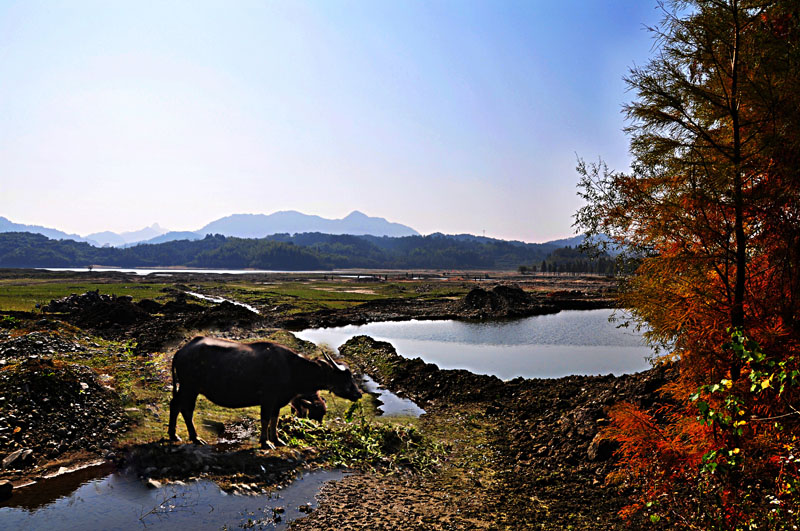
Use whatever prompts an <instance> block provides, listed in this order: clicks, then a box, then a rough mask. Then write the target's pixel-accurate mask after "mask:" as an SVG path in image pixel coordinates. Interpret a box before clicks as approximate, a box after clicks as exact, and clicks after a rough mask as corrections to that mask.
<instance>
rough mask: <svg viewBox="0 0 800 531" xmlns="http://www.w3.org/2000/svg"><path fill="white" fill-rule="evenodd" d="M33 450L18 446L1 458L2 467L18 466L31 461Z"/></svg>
mask: <svg viewBox="0 0 800 531" xmlns="http://www.w3.org/2000/svg"><path fill="white" fill-rule="evenodd" d="M32 455H33V450H31V449H30V448H20V449H19V450H17V451H16V452H12V453H10V454H8V455H7V456H5V457H4V458H3V468H12V467H18V466H22V465H25V464H27V463H28V462H30V461H32V460H33V458H32V457H31V456H32Z"/></svg>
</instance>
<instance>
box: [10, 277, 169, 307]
mask: <svg viewBox="0 0 800 531" xmlns="http://www.w3.org/2000/svg"><path fill="white" fill-rule="evenodd" d="M169 286H170V285H169V284H150V283H135V282H131V283H107V282H76V281H75V280H72V279H64V280H53V279H41V280H40V279H0V310H20V311H32V310H33V309H34V308H35V306H36V304H47V303H48V302H50V301H51V300H52V299H58V298H60V297H66V296H67V295H69V294H71V293H85V292H87V291H94V290H96V289H99V290H100V293H103V294H106V295H112V294H113V295H130V296H131V297H133V299H134V300H136V301H139V300H142V299H154V298H156V297H158V296H159V295H163V293H162V292H161V290H162V289H163V288H165V287H169Z"/></svg>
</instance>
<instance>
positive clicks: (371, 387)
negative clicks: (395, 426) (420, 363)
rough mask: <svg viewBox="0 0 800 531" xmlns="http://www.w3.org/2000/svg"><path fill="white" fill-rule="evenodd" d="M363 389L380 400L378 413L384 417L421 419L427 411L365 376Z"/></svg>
mask: <svg viewBox="0 0 800 531" xmlns="http://www.w3.org/2000/svg"><path fill="white" fill-rule="evenodd" d="M363 378H364V383H363V385H362V389H363V390H364V391H366V392H367V393H369V394H371V395H374V396H375V398H376V399H377V400H378V413H379V414H380V415H381V416H384V417H419V416H420V415H423V414H424V413H425V410H424V409H422V408H421V407H419V406H418V405H417V404H415V403H414V402H413V401H411V400H409V399H408V398H402V397H399V396H397V395H396V394H394V393H392V392H391V391H389V390H388V389H385V388H383V387H381V386H380V384H379V383H378V382H376V381H375V380H373V379H372V378H370V377H369V376H368V375H366V374H365V375H364V376H363Z"/></svg>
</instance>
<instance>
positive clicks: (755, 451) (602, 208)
mask: <svg viewBox="0 0 800 531" xmlns="http://www.w3.org/2000/svg"><path fill="white" fill-rule="evenodd" d="M660 6H661V8H662V9H663V11H664V15H665V16H664V20H663V22H662V24H661V25H660V26H659V27H658V28H656V29H654V30H653V31H654V33H655V35H656V38H657V42H658V46H657V51H656V53H655V55H654V57H653V58H652V59H651V60H650V61H649V62H648V63H647V64H646V65H645V66H643V67H638V68H633V69H632V70H631V72H630V74H629V76H628V78H627V82H628V84H629V86H630V87H631V89H632V90H633V92H634V93H635V94H636V99H635V100H634V101H633V102H632V103H630V104H629V105H627V106H626V107H625V108H624V112H625V114H626V116H627V118H628V120H629V126H628V127H627V129H626V132H627V133H628V134H629V135H630V138H631V153H632V155H633V158H634V163H633V165H632V171H631V172H630V173H616V172H613V171H610V170H609V169H608V168H607V167H606V166H605V165H604V164H603V163H602V162H599V163H596V164H586V163H584V162H583V161H580V162H579V165H578V171H579V173H580V174H581V183H580V191H579V194H580V195H581V196H582V197H583V198H584V199H585V200H586V202H587V204H586V206H585V207H583V208H582V209H580V210H579V211H578V213H577V214H576V224H577V225H578V226H579V227H581V228H583V229H584V230H585V231H586V232H587V234H588V235H589V236H590V238H594V239H595V240H598V237H599V236H600V235H609V236H611V237H612V240H611V241H612V243H614V244H616V245H619V246H621V247H622V248H623V249H624V250H625V251H626V252H627V254H628V258H629V259H630V260H631V262H630V263H631V264H633V266H634V267H635V273H634V274H633V275H631V276H630V277H627V278H626V279H625V284H624V289H623V291H622V296H621V299H622V301H621V302H622V304H624V305H625V306H626V307H627V308H630V309H631V311H632V313H633V315H634V317H635V318H636V319H638V320H640V321H641V322H642V323H646V324H647V325H648V326H649V328H650V331H649V332H648V337H649V338H650V339H651V340H652V341H653V342H656V343H661V344H662V345H667V346H668V347H669V348H668V352H669V353H670V354H671V356H672V357H673V358H676V359H679V360H680V369H681V372H680V378H679V379H678V381H677V382H675V383H673V384H672V385H671V386H670V387H669V391H670V393H671V396H672V398H673V399H674V400H676V402H677V404H678V405H677V406H676V407H675V409H673V410H672V412H671V414H670V415H666V416H665V415H663V414H662V416H661V420H662V422H660V423H658V422H655V420H653V418H652V417H650V416H648V415H647V414H646V413H645V412H642V411H639V410H637V409H636V408H632V407H629V408H627V409H625V408H622V409H620V410H619V411H618V414H617V415H616V416H615V419H616V424H615V428H614V429H615V430H616V431H615V432H614V433H615V434H616V436H617V437H618V439H619V440H620V441H621V442H622V443H623V448H622V451H623V454H624V455H625V456H627V458H628V461H627V462H628V464H629V465H632V466H631V467H630V468H629V470H630V471H634V472H635V471H638V472H640V473H641V475H640V478H641V477H643V476H645V475H646V474H647V473H650V475H651V477H652V478H655V479H653V480H652V481H650V487H652V488H651V490H650V494H651V495H654V494H656V493H659V492H660V493H661V494H666V493H672V494H673V495H674V494H675V493H676V492H681V493H682V494H685V492H684V491H682V490H681V489H678V488H676V487H675V484H676V482H678V481H679V480H682V481H685V482H691V481H694V480H696V479H697V476H696V475H695V474H696V473H697V471H703V470H705V471H708V470H709V469H713V467H712V468H709V467H707V466H706V465H708V464H709V463H712V464H714V465H715V466H716V465H717V464H721V463H722V461H720V459H722V458H721V457H719V456H720V455H722V454H719V453H715V452H719V451H720V450H721V449H722V448H723V447H724V448H728V450H726V451H730V452H734V450H735V451H736V452H735V453H733V454H730V455H736V456H740V454H741V455H744V454H742V452H743V447H744V446H745V445H747V444H749V445H750V446H749V447H748V452H749V453H748V455H753V456H755V455H761V456H762V457H763V458H764V459H765V460H764V461H763V462H762V461H759V462H758V463H756V464H754V465H753V466H751V467H749V468H747V470H748V473H750V474H756V476H757V475H758V474H762V476H763V477H761V476H759V477H757V478H756V479H753V482H751V483H748V482H746V481H744V480H743V476H742V474H743V473H742V472H741V470H742V469H741V468H735V467H729V468H730V469H731V470H732V472H731V473H730V474H728V475H724V474H722V473H721V471H722V470H723V468H719V469H718V470H717V472H718V473H717V474H716V476H715V478H717V479H719V480H720V482H722V478H723V476H724V478H726V481H727V482H728V484H727V485H723V484H722V483H720V485H719V489H718V490H714V489H710V490H709V492H711V491H713V492H714V496H716V497H717V498H715V499H719V500H721V505H722V506H723V509H720V511H721V512H719V513H715V514H716V516H708V515H709V514H711V513H713V511H705V512H704V511H699V510H697V508H696V507H695V508H693V509H692V510H691V511H690V510H688V509H686V508H685V507H683V508H684V509H686V510H685V511H684V512H683V513H682V514H681V516H682V517H686V514H687V513H692V514H694V515H695V516H696V515H698V514H705V515H706V516H707V517H708V518H710V520H706V521H704V524H703V525H710V526H712V527H715V526H718V527H722V528H726V527H731V528H735V527H736V526H737V525H739V524H740V523H741V522H742V521H743V519H745V516H743V515H742V512H741V511H742V510H744V509H742V510H740V511H738V512H737V510H734V509H732V508H731V507H732V505H735V504H736V503H740V504H741V503H743V500H744V499H745V498H747V496H745V494H743V492H744V491H743V490H742V489H744V488H745V487H747V488H749V487H751V486H752V485H755V484H757V483H758V484H759V485H762V487H763V486H764V485H767V484H771V485H772V486H773V487H775V489H777V490H778V491H780V489H778V488H777V487H776V486H775V483H774V482H773V483H770V480H767V479H765V478H766V477H767V476H768V475H769V474H770V473H773V472H775V470H772V471H771V472H765V470H766V469H765V468H764V467H766V466H767V463H769V462H770V461H769V456H771V457H775V458H776V459H777V458H778V454H777V453H776V452H778V451H779V449H778V447H779V444H777V442H778V441H785V437H786V434H787V433H792V435H796V436H800V430H798V428H800V426H798V423H797V422H796V418H797V415H796V414H795V413H796V411H794V410H793V409H794V406H793V405H792V403H791V399H790V396H791V395H790V393H791V392H792V391H791V390H789V389H788V388H785V387H784V386H781V392H780V393H775V394H774V395H770V394H769V393H767V392H765V393H761V394H758V395H757V396H756V394H753V392H750V394H748V392H749V390H750V387H751V385H756V384H757V385H756V387H755V388H754V389H755V390H756V391H758V389H757V387H758V386H762V385H763V387H762V388H761V389H764V390H767V389H770V388H771V387H770V385H771V383H770V382H771V380H769V381H767V380H763V381H762V380H759V381H758V382H755V380H754V379H756V378H760V377H761V376H760V375H764V374H767V372H768V371H767V369H766V367H767V366H768V364H769V363H773V365H769V367H772V368H774V367H782V368H781V369H780V370H781V371H783V373H781V374H783V375H784V378H786V377H787V376H786V375H787V374H788V375H790V376H791V374H792V372H791V371H792V370H795V369H796V359H795V354H800V350H799V349H798V345H799V344H800V326H799V325H798V318H799V316H800V282H798V276H799V275H798V267H799V266H800V206H799V205H800V172H799V168H800V164H798V163H799V162H800V160H799V159H800V155H798V154H799V153H800V130H799V129H800V116H799V115H800V82H799V81H798V80H799V79H800V77H799V76H800V52H799V50H800V42H798V38H800V12H799V8H798V4H797V2H796V1H788V0H773V1H768V0H691V1H672V2H669V3H665V4H660ZM730 330H739V331H740V333H741V334H743V335H744V336H747V337H749V338H752V339H755V340H756V341H757V342H758V343H759V344H760V345H761V347H760V348H761V349H763V353H762V354H763V359H762V358H761V357H759V356H761V354H759V356H755V355H751V354H743V352H744V351H747V352H752V351H754V350H755V351H758V352H761V350H758V349H757V348H756V347H755V346H754V345H753V344H750V343H747V342H746V341H744V340H742V339H741V338H742V337H743V336H737V337H738V338H739V339H738V340H736V341H739V342H738V343H737V342H736V341H735V342H734V343H735V344H733V346H731V347H730V348H722V347H721V346H722V345H723V344H725V343H726V342H729V341H730V335H729V331H730ZM745 343H747V345H749V346H748V348H747V349H745V348H744V347H742V345H744V344H745ZM737 345H738V346H737ZM734 347H735V348H734ZM755 359H758V360H761V361H758V362H755V361H753V360H755ZM758 364H761V365H758ZM764 364H767V365H764ZM779 364H782V365H779ZM770 370H772V369H770ZM775 371H777V369H775ZM786 371H788V372H786ZM771 374H772V373H771ZM774 374H778V372H775V373H774ZM743 376H747V380H746V381H742V380H745V378H743ZM765 378H766V377H765ZM709 382H725V383H724V384H723V385H722V387H723V388H724V389H725V392H726V393H738V394H736V395H735V396H736V397H737V398H736V400H735V401H733V402H732V401H731V400H732V399H730V396H734V395H732V394H729V395H725V396H726V397H727V398H725V399H724V400H723V399H722V398H720V397H721V395H720V394H719V390H720V388H719V387H716V388H713V389H714V390H713V392H712V391H711V389H712V387H708V388H706V387H704V386H705V385H706V384H707V383H709ZM793 382H794V380H793V377H789V383H790V384H791V383H793ZM798 383H800V382H798ZM789 387H791V385H789ZM699 388H700V389H705V391H703V393H700V394H698V393H696V391H697V390H698V389H699ZM706 391H707V392H706ZM709 393H710V394H712V395H714V396H710V397H706V396H705V395H706V394H709ZM714 393H716V394H714ZM787 393H789V394H787ZM701 395H702V396H703V397H704V399H703V400H700V398H698V397H700V396H701ZM690 397H691V399H690ZM706 398H707V399H706ZM723 402H724V404H723ZM734 402H735V403H736V404H737V409H736V411H735V413H734V414H735V415H738V412H739V411H742V412H743V413H742V414H743V415H744V414H745V413H747V414H751V415H752V416H753V419H754V420H755V421H754V422H750V423H749V424H747V426H748V427H747V428H743V426H745V424H743V423H742V424H737V425H736V426H735V427H734V428H735V429H729V428H731V427H732V426H733V424H734V423H740V422H743V419H740V420H730V419H728V420H730V422H728V421H727V420H725V419H726V418H727V417H725V416H724V415H723V416H720V417H719V418H717V417H714V416H712V417H711V420H709V418H707V417H704V414H705V413H706V412H708V411H712V413H713V412H715V411H720V408H722V407H723V405H725V404H726V406H725V407H728V406H730V404H732V403H734ZM698 404H703V406H702V408H705V409H701V410H700V416H701V418H702V419H703V422H701V423H697V422H696V421H694V418H695V417H697V416H698V409H697V408H698V407H699V406H698ZM738 406H741V407H738ZM777 416H781V418H782V419H786V420H785V422H783V421H782V422H783V424H782V425H781V429H782V430H783V431H782V432H780V433H779V432H778V431H776V430H773V431H770V430H771V429H772V428H769V427H768V422H766V421H764V420H763V419H766V418H771V417H777ZM665 418H666V419H669V420H670V422H669V423H664V422H663V420H664V419H665ZM789 440H791V439H789ZM759 452H760V454H759ZM637 459H638V461H636V460H637ZM737 459H738V458H737ZM728 461H730V462H735V461H736V459H733V458H731V459H729V460H728ZM728 461H726V463H728ZM760 465H763V466H760ZM726 466H727V465H726ZM734 469H735V470H737V471H739V472H735V473H734V472H733V471H734ZM659 470H660V472H658V471H659ZM759 470H760V472H759ZM781 470H783V469H781ZM753 477H755V476H753ZM762 479H763V480H764V481H763V482H761V483H759V482H760V481H761V480H762ZM698 481H699V480H698ZM781 492H783V491H781ZM737 493H738V494H737ZM783 494H786V493H785V492H783ZM683 499H684V500H685V499H691V497H688V498H687V497H684V498H683ZM747 499H751V498H747ZM789 499H791V500H794V501H793V503H796V502H797V498H796V497H794V498H792V497H791V496H789ZM673 506H674V507H680V506H681V504H680V503H679V502H678V501H677V498H673ZM754 510H755V509H754ZM678 512H680V511H679V510H678V509H676V512H675V514H678ZM701 527H702V526H701Z"/></svg>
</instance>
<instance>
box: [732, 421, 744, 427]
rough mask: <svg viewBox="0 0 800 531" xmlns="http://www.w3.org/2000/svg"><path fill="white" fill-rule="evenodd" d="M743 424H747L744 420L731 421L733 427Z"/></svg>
mask: <svg viewBox="0 0 800 531" xmlns="http://www.w3.org/2000/svg"><path fill="white" fill-rule="evenodd" d="M745 424H747V421H746V420H737V421H736V422H734V423H733V427H734V428H738V427H739V426H744V425H745Z"/></svg>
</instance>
